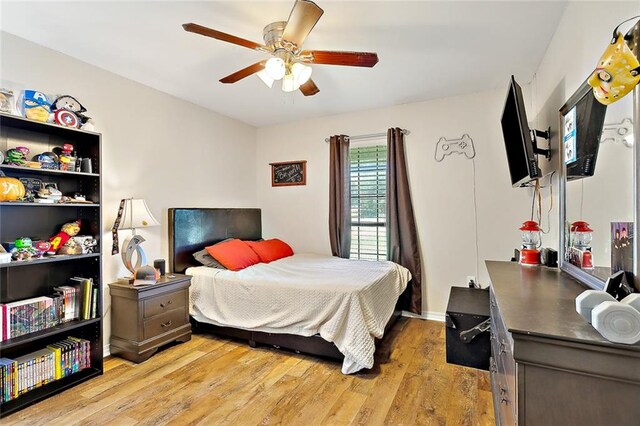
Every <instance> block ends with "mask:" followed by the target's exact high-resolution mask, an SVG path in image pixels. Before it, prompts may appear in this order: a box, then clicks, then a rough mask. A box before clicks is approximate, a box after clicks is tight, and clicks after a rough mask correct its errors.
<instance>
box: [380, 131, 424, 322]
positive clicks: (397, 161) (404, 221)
mask: <svg viewBox="0 0 640 426" xmlns="http://www.w3.org/2000/svg"><path fill="white" fill-rule="evenodd" d="M387 161H388V166H387V230H388V235H387V256H388V257H389V260H391V261H393V262H396V263H397V264H399V265H402V266H404V267H405V268H407V269H408V270H409V271H410V272H411V276H412V279H411V281H410V282H409V285H408V286H407V290H406V291H405V292H404V293H403V294H402V296H400V303H399V306H400V307H401V308H402V309H406V310H409V311H411V312H413V313H416V314H421V313H422V264H421V261H420V247H419V246H418V233H417V231H416V219H415V217H414V215H413V204H412V203H411V191H410V190H409V179H408V177H407V162H406V160H405V153H404V134H403V133H402V130H401V129H399V128H397V127H396V128H395V129H389V130H388V131H387Z"/></svg>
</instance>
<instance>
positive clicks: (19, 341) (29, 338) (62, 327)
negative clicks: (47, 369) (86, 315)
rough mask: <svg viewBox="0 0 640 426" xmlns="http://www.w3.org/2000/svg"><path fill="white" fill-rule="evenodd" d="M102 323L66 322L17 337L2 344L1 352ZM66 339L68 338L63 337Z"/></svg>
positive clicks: (93, 320) (85, 321)
mask: <svg viewBox="0 0 640 426" xmlns="http://www.w3.org/2000/svg"><path fill="white" fill-rule="evenodd" d="M97 322H100V318H93V319H88V320H75V321H69V322H65V323H62V324H59V325H56V326H55V327H51V328H47V329H45V330H41V331H36V332H35V333H29V334H25V335H24V336H20V337H16V338H14V339H9V340H5V341H3V342H0V351H1V350H6V349H9V348H13V347H16V346H20V345H23V344H25V343H31V342H33V341H35V340H38V339H42V338H44V337H50V336H55V335H56V334H62V333H68V332H70V331H71V330H75V329H76V328H80V327H84V326H87V325H91V324H94V323H97ZM63 337H66V336H63Z"/></svg>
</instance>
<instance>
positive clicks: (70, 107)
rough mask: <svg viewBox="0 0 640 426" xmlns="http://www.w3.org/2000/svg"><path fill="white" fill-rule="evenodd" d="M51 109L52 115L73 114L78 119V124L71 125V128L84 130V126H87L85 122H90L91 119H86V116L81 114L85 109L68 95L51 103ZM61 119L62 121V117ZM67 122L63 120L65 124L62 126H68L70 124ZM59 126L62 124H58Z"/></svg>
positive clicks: (59, 97)
mask: <svg viewBox="0 0 640 426" xmlns="http://www.w3.org/2000/svg"><path fill="white" fill-rule="evenodd" d="M51 109H52V110H53V111H54V114H55V112H57V111H68V112H71V113H73V114H74V115H75V116H76V117H78V121H79V123H77V124H73V125H71V126H72V127H82V128H84V127H85V124H87V122H88V121H89V120H91V117H87V116H86V115H83V114H82V113H83V112H87V109H86V108H85V107H83V106H82V104H81V103H80V102H78V100H77V99H76V98H74V97H73V96H69V95H62V96H58V97H57V98H56V100H55V101H53V104H52V105H51ZM62 119H64V117H63V118H62ZM67 120H68V118H67ZM67 120H65V121H66V123H64V124H65V125H67V126H68V125H70V124H69V121H67ZM59 124H63V123H59Z"/></svg>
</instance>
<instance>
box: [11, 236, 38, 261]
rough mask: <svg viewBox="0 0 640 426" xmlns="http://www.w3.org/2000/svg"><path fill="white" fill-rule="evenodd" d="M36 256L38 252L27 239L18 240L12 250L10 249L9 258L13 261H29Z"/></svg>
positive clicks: (29, 239)
mask: <svg viewBox="0 0 640 426" xmlns="http://www.w3.org/2000/svg"><path fill="white" fill-rule="evenodd" d="M37 256H38V252H37V251H36V249H35V248H33V243H32V241H31V238H28V237H22V238H18V239H17V240H16V241H15V243H14V247H13V249H11V258H12V259H13V260H17V261H21V260H29V259H31V258H32V257H37Z"/></svg>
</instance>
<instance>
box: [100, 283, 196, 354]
mask: <svg viewBox="0 0 640 426" xmlns="http://www.w3.org/2000/svg"><path fill="white" fill-rule="evenodd" d="M190 285H191V277H189V276H187V275H180V274H173V275H166V276H163V277H161V278H160V280H159V281H158V283H156V284H153V285H147V286H137V287H136V286H133V285H130V284H126V283H111V284H109V289H110V293H111V341H110V343H111V354H112V355H117V356H119V357H122V358H125V359H128V360H130V361H133V362H142V361H145V360H146V359H148V358H149V357H151V356H152V355H153V354H154V353H156V351H157V350H158V348H160V347H161V346H163V345H166V344H168V343H171V342H174V341H178V342H186V341H188V340H190V339H191V324H190V323H189V308H188V306H189V286H190Z"/></svg>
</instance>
